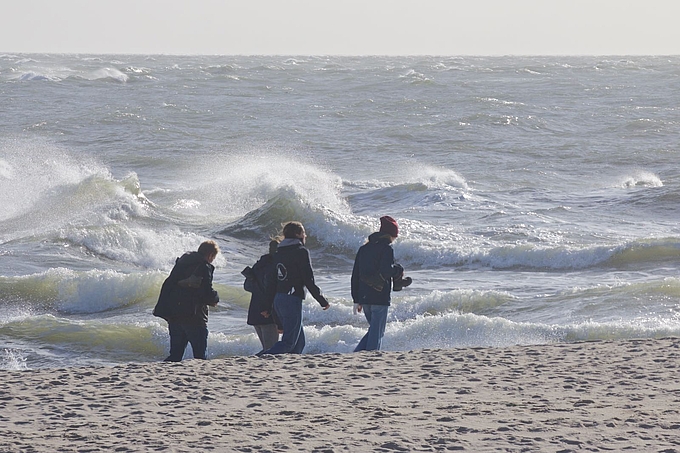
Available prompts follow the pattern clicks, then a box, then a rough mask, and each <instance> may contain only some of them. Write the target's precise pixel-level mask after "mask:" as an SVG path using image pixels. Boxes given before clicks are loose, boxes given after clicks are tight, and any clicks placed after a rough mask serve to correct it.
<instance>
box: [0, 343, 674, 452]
mask: <svg viewBox="0 0 680 453" xmlns="http://www.w3.org/2000/svg"><path fill="white" fill-rule="evenodd" d="M679 365H680V339H678V338H666V339H660V340H646V339H645V340H628V341H611V342H610V341H606V342H605V341H597V342H585V343H574V344H557V345H546V346H522V347H512V348H503V349H451V350H420V351H411V352H370V353H359V354H323V355H302V356H292V355H287V356H266V357H262V358H257V357H231V358H224V359H214V360H209V361H199V360H188V361H184V362H181V363H176V364H170V363H143V364H141V363H131V364H128V365H122V366H117V367H98V368H95V367H89V368H68V369H53V370H24V371H2V372H0V375H1V379H2V381H3V386H2V389H1V390H0V409H1V410H0V451H2V452H31V451H39V452H43V451H44V452H48V451H78V452H88V451H122V452H126V451H176V452H193V451H239V452H269V451H272V452H273V451H315V452H334V451H352V452H354V451H376V452H378V451H380V452H395V451H471V452H479V451H540V452H569V451H616V452H618V451H625V450H628V451H645V452H677V451H680V372H679V369H678V367H679Z"/></svg>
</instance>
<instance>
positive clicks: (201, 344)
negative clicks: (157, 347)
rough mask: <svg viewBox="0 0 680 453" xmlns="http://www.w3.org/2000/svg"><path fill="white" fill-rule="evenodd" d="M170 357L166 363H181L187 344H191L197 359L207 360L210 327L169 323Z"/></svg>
mask: <svg viewBox="0 0 680 453" xmlns="http://www.w3.org/2000/svg"><path fill="white" fill-rule="evenodd" d="M168 330H169V331H170V355H169V356H168V357H167V358H166V359H165V361H166V362H181V361H182V357H184V350H185V349H186V348H187V344H189V343H191V350H192V351H193V353H194V358H195V359H205V358H206V356H205V353H206V350H207V349H208V327H207V326H204V325H200V324H198V325H197V324H191V323H186V322H182V321H169V322H168Z"/></svg>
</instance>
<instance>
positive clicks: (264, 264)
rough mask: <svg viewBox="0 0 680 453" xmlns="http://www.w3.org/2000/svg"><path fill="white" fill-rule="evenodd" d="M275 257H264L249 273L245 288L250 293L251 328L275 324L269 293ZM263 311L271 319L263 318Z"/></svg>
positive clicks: (249, 319) (249, 315)
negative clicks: (266, 312)
mask: <svg viewBox="0 0 680 453" xmlns="http://www.w3.org/2000/svg"><path fill="white" fill-rule="evenodd" d="M274 269H275V267H274V256H273V255H270V254H266V255H262V256H261V257H260V259H259V260H257V262H256V263H255V264H253V267H252V268H250V270H249V271H248V272H247V275H246V281H245V283H244V288H245V289H246V291H250V293H251V296H250V306H249V307H248V320H247V321H246V322H247V323H248V325H250V326H260V325H263V324H274V317H273V316H272V313H273V310H272V302H273V300H272V297H271V295H270V294H269V293H268V292H267V286H268V280H269V279H271V278H273V276H274ZM263 311H268V312H269V313H270V315H269V317H267V318H265V317H264V316H262V312H263Z"/></svg>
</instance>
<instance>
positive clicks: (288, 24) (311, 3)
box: [0, 0, 680, 55]
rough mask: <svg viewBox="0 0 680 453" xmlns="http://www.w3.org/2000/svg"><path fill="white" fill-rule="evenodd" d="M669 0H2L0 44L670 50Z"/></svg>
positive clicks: (64, 49) (161, 49)
mask: <svg viewBox="0 0 680 453" xmlns="http://www.w3.org/2000/svg"><path fill="white" fill-rule="evenodd" d="M679 18H680V0H637V1H632V0H408V1H406V0H237V1H232V0H116V1H112V0H11V1H6V2H3V5H2V8H1V15H0V53H87V54H173V55H680V26H679V25H678V19H679Z"/></svg>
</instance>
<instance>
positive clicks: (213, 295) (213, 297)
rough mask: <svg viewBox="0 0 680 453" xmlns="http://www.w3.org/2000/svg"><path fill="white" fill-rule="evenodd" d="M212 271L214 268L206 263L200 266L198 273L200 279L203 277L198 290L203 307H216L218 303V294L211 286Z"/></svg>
mask: <svg viewBox="0 0 680 453" xmlns="http://www.w3.org/2000/svg"><path fill="white" fill-rule="evenodd" d="M214 269H215V268H214V267H212V265H211V264H208V263H206V264H205V265H203V266H201V271H200V272H201V277H203V279H202V281H201V288H200V290H201V300H202V301H203V303H204V304H205V305H210V306H211V307H214V306H216V305H217V303H218V302H219V301H220V296H219V294H217V291H215V290H214V289H213V286H212V281H213V270H214Z"/></svg>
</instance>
